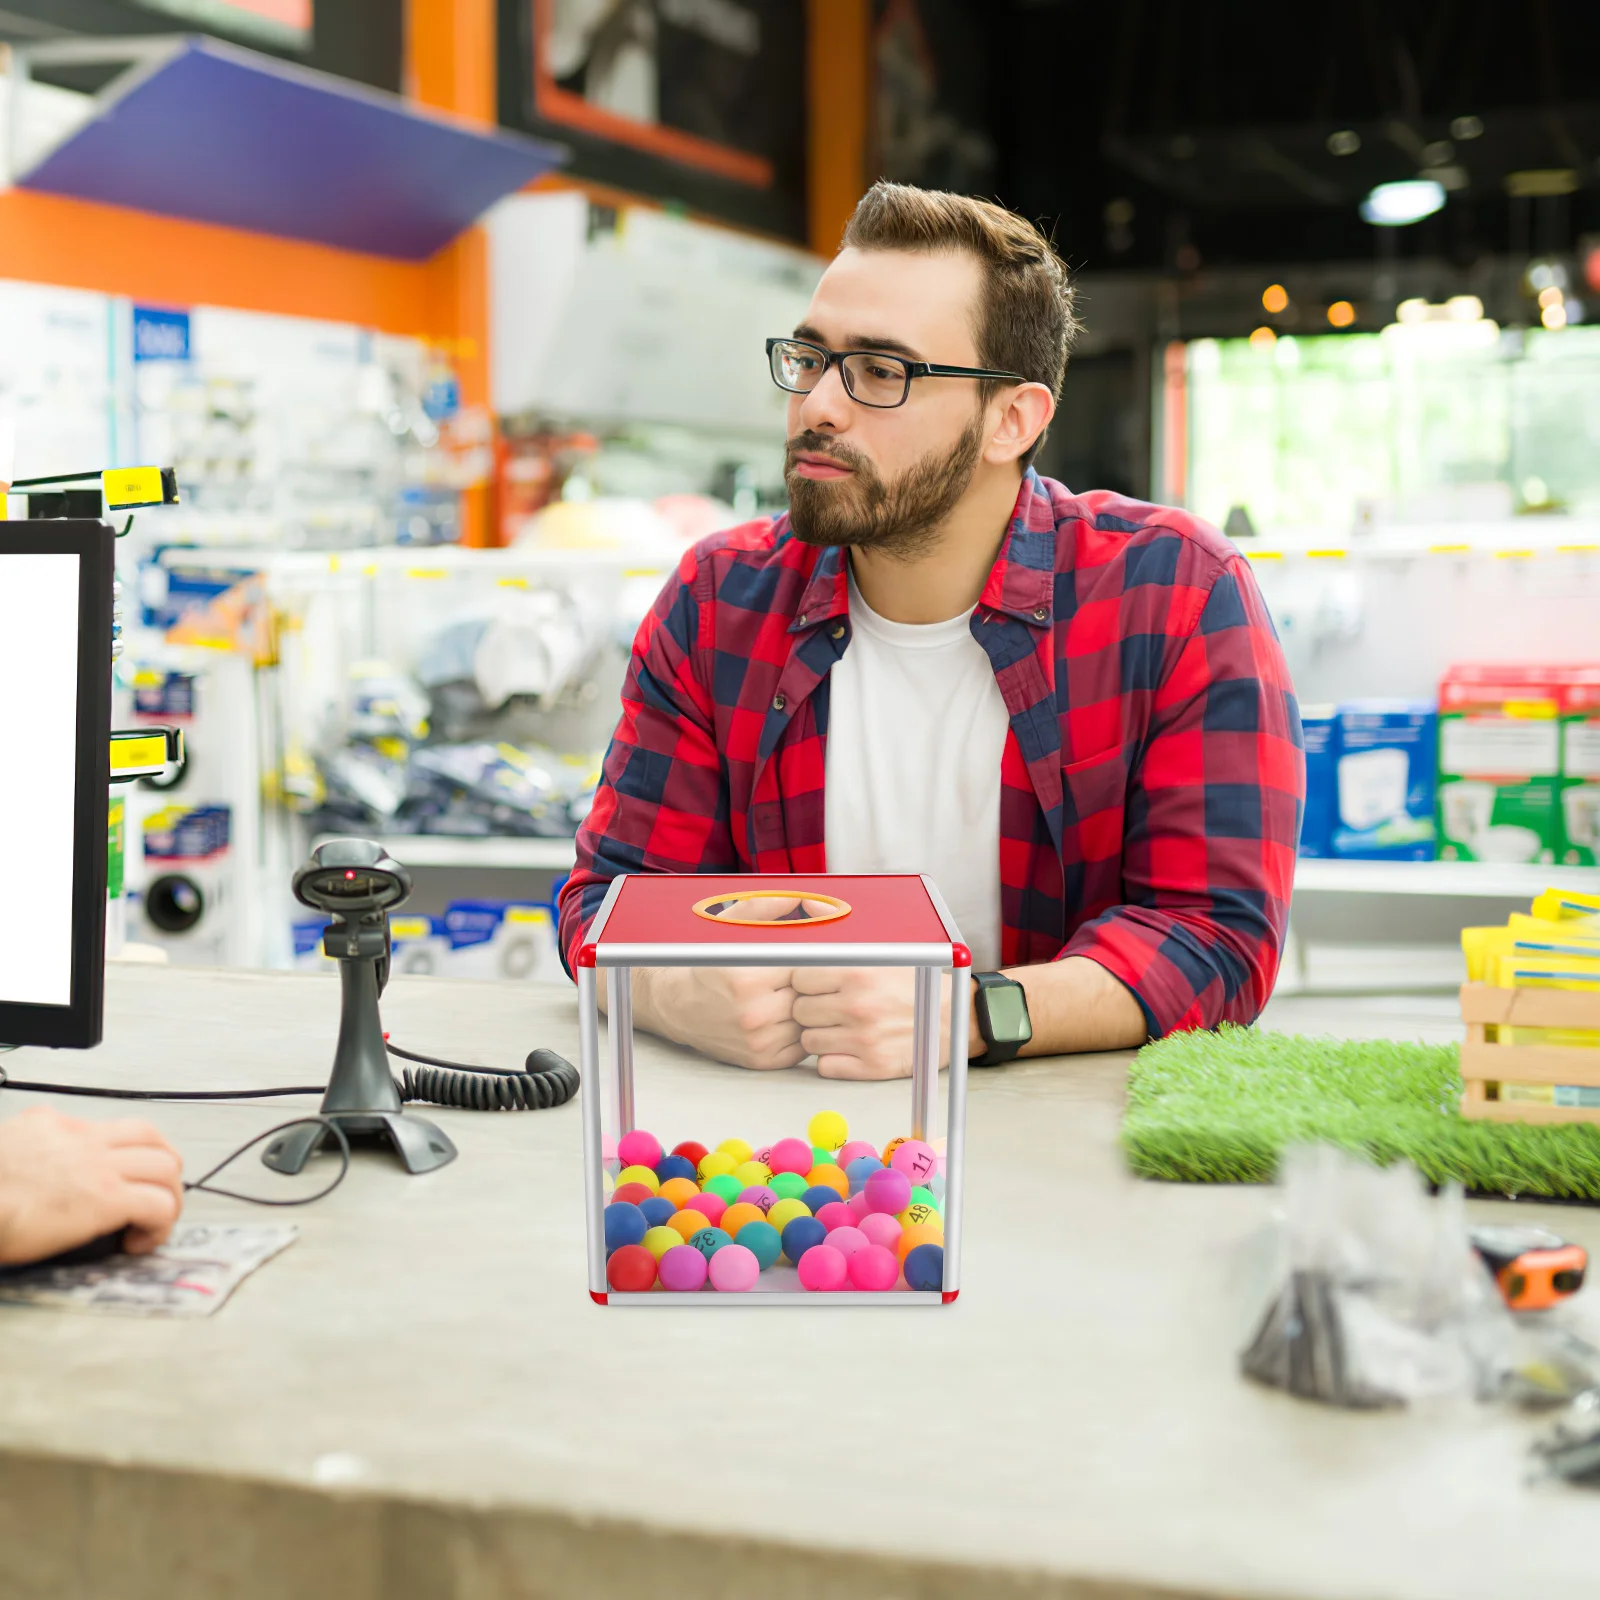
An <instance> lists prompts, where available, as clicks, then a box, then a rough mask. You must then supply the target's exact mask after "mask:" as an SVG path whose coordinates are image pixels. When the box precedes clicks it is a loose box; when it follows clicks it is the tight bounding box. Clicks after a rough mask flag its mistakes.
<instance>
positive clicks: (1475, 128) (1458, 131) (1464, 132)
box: [1450, 116, 1483, 139]
mask: <svg viewBox="0 0 1600 1600" xmlns="http://www.w3.org/2000/svg"><path fill="white" fill-rule="evenodd" d="M1482 133H1483V123H1482V122H1480V121H1479V120H1478V118H1477V117H1470V116H1469V117H1456V118H1455V119H1454V120H1453V121H1452V122H1451V124H1450V137H1451V138H1452V139H1476V138H1479V137H1480V136H1481V135H1482Z"/></svg>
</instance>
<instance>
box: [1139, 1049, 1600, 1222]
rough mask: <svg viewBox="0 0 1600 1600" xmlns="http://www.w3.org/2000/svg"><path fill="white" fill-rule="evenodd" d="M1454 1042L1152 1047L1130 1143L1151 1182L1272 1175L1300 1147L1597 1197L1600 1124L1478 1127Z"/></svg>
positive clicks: (1440, 1179)
mask: <svg viewBox="0 0 1600 1600" xmlns="http://www.w3.org/2000/svg"><path fill="white" fill-rule="evenodd" d="M1460 1102H1461V1073H1460V1070H1459V1062H1458V1053H1457V1050H1456V1047H1455V1046H1454V1045H1430V1044H1414V1043H1413V1044H1403V1043H1399V1042H1397V1041H1394V1040H1387V1039H1357V1040H1345V1039H1311V1038H1304V1037H1301V1036H1299V1035H1296V1034H1283V1033H1263V1032H1260V1031H1258V1030H1257V1029H1254V1028H1237V1027H1229V1026H1224V1027H1222V1028H1220V1029H1219V1030H1218V1031H1217V1032H1215V1033H1180V1034H1174V1035H1172V1036H1170V1037H1168V1038H1166V1039H1161V1040H1158V1041H1157V1042H1156V1043H1155V1044H1150V1045H1146V1046H1145V1048H1144V1049H1143V1050H1141V1051H1140V1052H1139V1054H1138V1055H1137V1056H1135V1057H1134V1060H1133V1065H1132V1067H1131V1068H1130V1070H1129V1074H1128V1106H1127V1111H1126V1114H1125V1115H1124V1118H1123V1123H1122V1145H1123V1149H1124V1150H1125V1151H1126V1153H1127V1158H1128V1164H1129V1165H1130V1166H1131V1167H1132V1168H1133V1170H1134V1171H1135V1172H1136V1173H1138V1174H1139V1175H1140V1176H1141V1177H1144V1178H1166V1179H1170V1180H1173V1181H1176V1182H1183V1183H1267V1182H1270V1181H1271V1179H1272V1177H1273V1174H1274V1172H1275V1170H1276V1168H1277V1164H1278V1156H1279V1153H1280V1152H1281V1151H1283V1150H1284V1149H1285V1148H1286V1147H1288V1146H1289V1145H1293V1144H1309V1143H1317V1144H1334V1145H1338V1146H1340V1147H1341V1148H1342V1149H1345V1150H1351V1151H1356V1152H1359V1153H1361V1154H1363V1155H1365V1156H1367V1157H1368V1158H1369V1159H1371V1160H1373V1161H1375V1162H1377V1163H1378V1164H1379V1165H1380V1166H1387V1165H1388V1164H1389V1163H1391V1162H1394V1161H1400V1160H1405V1161H1409V1162H1411V1163H1412V1164H1413V1165H1414V1166H1416V1167H1417V1168H1418V1170H1419V1171H1420V1172H1421V1173H1422V1174H1423V1176H1424V1177H1426V1178H1427V1179H1428V1180H1429V1181H1430V1182H1433V1183H1445V1182H1449V1181H1451V1180H1454V1181H1456V1182H1459V1183H1461V1184H1463V1185H1464V1186H1465V1187H1466V1188H1467V1189H1469V1190H1473V1191H1475V1192H1477V1193H1479V1194H1491V1195H1508V1196H1519V1195H1525V1196H1535V1195H1537V1196H1543V1197H1547V1198H1551V1199H1561V1200H1589V1201H1597V1202H1600V1125H1592V1124H1587V1123H1556V1124H1543V1125H1539V1124H1533V1123H1505V1122H1472V1121H1468V1120H1467V1119H1466V1118H1465V1117H1463V1116H1462V1115H1461V1113H1460V1111H1459V1109H1458V1107H1459V1105H1460Z"/></svg>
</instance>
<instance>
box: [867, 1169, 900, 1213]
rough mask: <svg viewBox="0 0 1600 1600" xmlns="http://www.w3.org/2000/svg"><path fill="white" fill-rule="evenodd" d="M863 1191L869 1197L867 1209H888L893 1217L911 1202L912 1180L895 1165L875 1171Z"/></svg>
mask: <svg viewBox="0 0 1600 1600" xmlns="http://www.w3.org/2000/svg"><path fill="white" fill-rule="evenodd" d="M861 1192H862V1193H863V1194H864V1195H865V1196H866V1197H867V1210H869V1211H887V1212H888V1213H889V1215H890V1216H891V1217H895V1216H899V1214H900V1213H901V1212H902V1211H904V1210H905V1208H906V1207H907V1206H908V1205H910V1204H911V1180H910V1179H909V1178H908V1177H907V1176H906V1175H905V1173H903V1172H900V1171H898V1170H897V1169H896V1168H894V1167H889V1168H887V1169H885V1170H884V1171H883V1172H874V1173H873V1174H872V1176H871V1177H870V1178H868V1179H867V1182H866V1186H865V1187H864V1188H863V1189H862V1191H861Z"/></svg>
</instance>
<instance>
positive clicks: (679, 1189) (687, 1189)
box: [661, 1178, 700, 1210]
mask: <svg viewBox="0 0 1600 1600" xmlns="http://www.w3.org/2000/svg"><path fill="white" fill-rule="evenodd" d="M661 1198H662V1199H663V1200H670V1201H671V1202H672V1204H673V1206H674V1207H676V1208H677V1209H679V1210H682V1208H683V1207H684V1206H686V1205H688V1204H689V1202H690V1201H691V1200H698V1199H699V1198H700V1185H699V1184H698V1183H696V1182H695V1181H694V1179H693V1178H668V1179H667V1181H666V1182H665V1183H664V1184H662V1185H661Z"/></svg>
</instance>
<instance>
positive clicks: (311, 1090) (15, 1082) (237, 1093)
mask: <svg viewBox="0 0 1600 1600" xmlns="http://www.w3.org/2000/svg"><path fill="white" fill-rule="evenodd" d="M326 1087H327V1085H326V1084H322V1083H308V1084H302V1085H299V1086H298V1087H295V1088H292V1089H91V1088H89V1087H88V1086H87V1085H85V1084H77V1083H30V1082H28V1081H27V1080H25V1079H23V1078H13V1077H10V1076H9V1075H8V1074H7V1072H6V1070H5V1068H4V1067H0V1088H3V1089H26V1090H28V1091H29V1092H30V1093H32V1094H76V1095H83V1096H86V1097H88V1098H90V1099H94V1100H265V1099H270V1098H271V1097H272V1096H273V1095H280V1094H321V1093H322V1092H323V1090H324V1089H325V1088H326Z"/></svg>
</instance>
